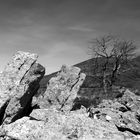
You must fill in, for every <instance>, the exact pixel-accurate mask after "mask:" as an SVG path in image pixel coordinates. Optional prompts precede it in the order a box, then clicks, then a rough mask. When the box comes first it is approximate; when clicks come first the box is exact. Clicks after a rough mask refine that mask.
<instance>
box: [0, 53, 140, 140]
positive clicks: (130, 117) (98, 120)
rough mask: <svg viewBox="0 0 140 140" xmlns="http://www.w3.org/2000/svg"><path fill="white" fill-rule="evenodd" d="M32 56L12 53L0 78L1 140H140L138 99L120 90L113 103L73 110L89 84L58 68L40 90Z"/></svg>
mask: <svg viewBox="0 0 140 140" xmlns="http://www.w3.org/2000/svg"><path fill="white" fill-rule="evenodd" d="M37 57H38V56H37V55H36V54H31V53H27V52H17V53H16V54H15V55H14V56H13V57H12V58H11V60H10V61H9V63H8V64H7V65H6V67H5V69H4V70H3V72H2V73H1V74H0V140H128V139H129V140H138V139H140V96H138V95H136V94H135V93H133V92H132V91H131V89H129V90H128V89H126V88H123V90H118V91H117V92H119V94H117V95H119V96H116V98H115V99H112V100H111V99H105V100H102V102H101V103H100V104H98V105H97V106H90V107H86V106H84V104H83V105H82V104H81V106H80V107H79V108H76V107H75V105H76V102H77V98H78V97H79V95H78V94H79V92H81V87H82V85H83V84H84V85H89V84H90V85H92V83H91V82H90V81H91V80H85V79H86V74H85V73H83V70H82V69H81V68H79V67H77V66H66V65H63V66H62V67H61V69H60V71H59V72H57V74H55V75H53V76H52V77H51V78H50V79H49V80H48V81H47V82H46V83H43V86H42V80H43V78H44V75H45V68H44V67H43V66H42V65H40V64H38V63H37ZM112 92H113V91H112ZM84 94H86V93H84ZM96 94H97V93H96ZM110 94H111V93H110Z"/></svg>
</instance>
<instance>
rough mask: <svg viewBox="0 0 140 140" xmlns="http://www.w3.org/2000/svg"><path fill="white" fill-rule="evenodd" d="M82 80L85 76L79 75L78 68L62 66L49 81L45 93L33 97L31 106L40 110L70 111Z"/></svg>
mask: <svg viewBox="0 0 140 140" xmlns="http://www.w3.org/2000/svg"><path fill="white" fill-rule="evenodd" d="M84 79H85V74H84V73H80V68H78V67H68V66H65V65H63V66H62V68H61V70H60V72H59V73H58V74H57V76H56V77H53V78H51V79H50V80H49V83H48V86H47V89H46V92H45V93H44V94H43V95H39V96H38V97H34V100H33V104H34V105H35V104H37V105H38V106H39V107H40V108H50V107H52V108H56V109H57V110H61V111H64V112H67V111H70V110H71V109H72V107H73V104H74V103H73V102H74V100H75V98H76V97H77V93H78V91H79V88H80V86H81V85H82V83H83V81H84Z"/></svg>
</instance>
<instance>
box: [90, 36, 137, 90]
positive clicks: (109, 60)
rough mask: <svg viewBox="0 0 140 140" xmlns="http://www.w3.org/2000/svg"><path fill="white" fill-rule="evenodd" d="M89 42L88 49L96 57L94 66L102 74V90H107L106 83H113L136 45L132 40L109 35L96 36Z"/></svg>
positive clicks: (133, 53) (110, 84) (133, 52)
mask: <svg viewBox="0 0 140 140" xmlns="http://www.w3.org/2000/svg"><path fill="white" fill-rule="evenodd" d="M91 43H92V46H91V47H90V51H91V54H92V57H94V58H96V59H95V61H94V62H95V66H96V69H98V70H97V71H99V73H100V75H101V76H102V84H103V89H104V92H107V88H108V85H109V86H110V87H111V86H112V85H113V83H114V82H115V79H116V76H117V74H118V73H119V70H120V68H121V66H122V64H124V63H126V64H127V63H128V62H129V59H131V58H133V57H134V55H135V50H136V46H135V45H134V43H133V42H132V41H126V40H121V39H117V38H115V37H114V36H111V35H106V36H103V37H101V38H96V39H94V40H93V41H92V42H91Z"/></svg>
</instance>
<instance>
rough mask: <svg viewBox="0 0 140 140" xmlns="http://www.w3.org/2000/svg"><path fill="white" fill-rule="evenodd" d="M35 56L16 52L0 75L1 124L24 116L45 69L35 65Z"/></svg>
mask: <svg viewBox="0 0 140 140" xmlns="http://www.w3.org/2000/svg"><path fill="white" fill-rule="evenodd" d="M37 57H38V56H37V55H36V54H30V53H26V52H17V53H16V54H15V55H14V56H13V57H12V59H11V60H10V62H9V63H8V64H7V65H6V67H5V69H4V71H3V72H2V74H1V75H0V114H1V117H0V119H1V122H2V123H11V122H13V121H15V120H16V119H17V118H19V117H21V116H23V115H24V112H23V111H24V109H25V108H26V107H27V106H28V104H29V102H31V98H32V96H33V95H34V93H35V91H36V90H37V88H38V86H39V81H40V80H41V78H42V77H43V75H44V73H45V69H44V67H43V66H41V65H40V64H38V63H36V60H37Z"/></svg>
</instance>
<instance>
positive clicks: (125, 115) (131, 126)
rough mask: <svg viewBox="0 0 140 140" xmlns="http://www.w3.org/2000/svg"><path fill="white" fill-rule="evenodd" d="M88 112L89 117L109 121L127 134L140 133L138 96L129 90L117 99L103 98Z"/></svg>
mask: <svg viewBox="0 0 140 140" xmlns="http://www.w3.org/2000/svg"><path fill="white" fill-rule="evenodd" d="M89 112H90V115H89V116H90V117H91V118H94V119H97V120H102V121H107V122H110V123H112V124H114V125H115V126H116V127H117V128H118V130H119V131H122V132H127V134H129V136H134V135H140V110H139V97H138V96H136V95H135V94H134V93H132V92H131V91H129V90H126V91H125V92H124V95H123V96H122V97H119V98H118V99H114V100H104V101H103V102H102V103H101V104H100V105H98V107H96V108H95V107H92V108H90V110H89Z"/></svg>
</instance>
